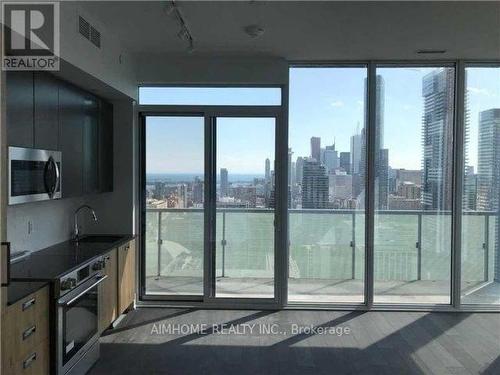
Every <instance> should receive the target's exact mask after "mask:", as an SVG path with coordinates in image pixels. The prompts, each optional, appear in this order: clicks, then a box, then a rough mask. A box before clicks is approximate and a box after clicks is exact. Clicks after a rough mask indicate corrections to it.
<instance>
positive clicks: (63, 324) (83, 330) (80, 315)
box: [56, 263, 107, 374]
mask: <svg viewBox="0 0 500 375" xmlns="http://www.w3.org/2000/svg"><path fill="white" fill-rule="evenodd" d="M95 264H97V263H94V265H91V264H89V265H88V266H86V267H85V268H82V269H80V270H78V271H77V272H76V273H75V275H74V276H73V275H70V276H68V277H66V278H65V279H63V280H61V283H60V285H61V287H60V289H61V294H63V295H62V297H61V298H59V299H58V300H57V321H56V324H57V337H56V356H57V374H80V373H85V372H86V371H87V370H88V369H89V368H90V367H91V366H92V364H93V363H94V362H95V361H96V360H97V358H98V356H99V344H98V340H99V330H98V327H99V284H100V283H101V282H103V281H104V280H105V279H106V278H107V276H103V275H101V273H100V272H95V269H96V268H99V267H95ZM79 279H80V280H79Z"/></svg>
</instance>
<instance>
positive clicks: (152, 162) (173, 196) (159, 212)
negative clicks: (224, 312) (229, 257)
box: [143, 115, 205, 297]
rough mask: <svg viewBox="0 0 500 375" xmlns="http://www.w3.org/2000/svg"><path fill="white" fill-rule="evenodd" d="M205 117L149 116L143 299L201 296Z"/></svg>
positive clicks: (147, 127)
mask: <svg viewBox="0 0 500 375" xmlns="http://www.w3.org/2000/svg"><path fill="white" fill-rule="evenodd" d="M204 124H205V119H204V117H203V116H192V115H188V116H147V117H145V119H144V151H145V154H144V156H145V160H144V161H145V171H144V172H145V173H144V176H145V180H144V183H145V186H144V187H143V188H144V199H145V216H144V223H143V225H144V228H145V233H144V237H145V252H144V262H145V267H144V279H145V280H144V281H145V292H146V294H153V295H168V296H200V297H201V296H203V286H204V281H203V260H204V210H205V199H204V187H205V186H204V185H205V184H204V181H205V178H204V171H205V152H204V138H205V136H204V134H205V130H204V129H205V127H204Z"/></svg>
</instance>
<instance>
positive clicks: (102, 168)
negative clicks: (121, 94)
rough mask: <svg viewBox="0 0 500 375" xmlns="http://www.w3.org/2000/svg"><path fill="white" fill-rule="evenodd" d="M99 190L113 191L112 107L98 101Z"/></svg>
mask: <svg viewBox="0 0 500 375" xmlns="http://www.w3.org/2000/svg"><path fill="white" fill-rule="evenodd" d="M99 105H100V109H99V189H100V191H101V192H110V191H113V105H112V104H110V103H108V102H106V101H104V100H100V101H99Z"/></svg>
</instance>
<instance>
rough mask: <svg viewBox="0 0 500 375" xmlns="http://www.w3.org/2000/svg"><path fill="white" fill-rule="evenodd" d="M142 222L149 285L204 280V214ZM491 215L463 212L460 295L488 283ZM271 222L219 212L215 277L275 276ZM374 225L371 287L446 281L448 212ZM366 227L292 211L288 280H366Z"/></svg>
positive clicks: (158, 215)
mask: <svg viewBox="0 0 500 375" xmlns="http://www.w3.org/2000/svg"><path fill="white" fill-rule="evenodd" d="M146 215H147V217H146V224H147V225H146V226H147V227H146V278H155V279H157V280H158V279H161V278H173V277H186V278H200V279H201V278H202V275H203V242H204V239H203V236H204V235H203V225H204V215H203V210H201V209H148V210H147V212H146ZM496 215H497V214H496V213H495V212H480V211H471V212H466V213H464V216H463V221H464V222H466V223H467V236H464V240H463V246H462V287H463V288H467V287H468V286H475V285H477V284H478V283H482V282H487V281H491V280H493V269H494V259H495V256H494V254H495V253H496V252H498V244H497V243H496V240H495V233H496V232H495V229H496ZM438 216H439V220H438V219H437V217H438ZM273 220H274V211H272V210H267V209H231V208H220V209H217V217H216V222H217V229H216V230H217V236H216V238H217V239H218V240H220V243H218V244H217V255H216V268H217V270H216V272H217V274H216V275H217V277H218V278H244V277H247V276H248V275H253V276H255V275H258V276H259V277H262V278H269V279H272V278H273V277H274V251H273V249H274V234H273ZM375 220H376V232H375V251H374V267H375V269H374V277H375V281H401V282H413V281H419V280H422V281H433V282H435V281H443V282H449V280H450V278H451V251H450V249H451V213H448V212H445V213H443V212H442V211H440V212H439V213H438V212H433V211H377V212H376V215H375ZM437 222H439V226H440V228H439V230H436V225H437V224H436V223H437ZM364 226H365V221H364V211H358V210H304V209H297V210H289V228H290V231H289V233H290V249H289V277H290V279H295V280H300V279H304V280H307V279H309V280H363V279H364V274H365V269H364V268H365V266H364V264H365V244H364V230H365V227H364ZM443 228H445V229H444V230H443ZM446 228H447V229H446ZM245 233H251V235H245ZM443 233H444V234H443ZM247 238H248V240H247ZM497 257H498V255H497ZM200 285H201V284H200ZM200 288H201V286H200ZM200 293H202V291H201V290H200Z"/></svg>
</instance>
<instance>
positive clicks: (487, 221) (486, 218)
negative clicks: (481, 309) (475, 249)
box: [483, 214, 490, 281]
mask: <svg viewBox="0 0 500 375" xmlns="http://www.w3.org/2000/svg"><path fill="white" fill-rule="evenodd" d="M489 237H490V215H488V214H485V215H484V243H483V250H484V281H488V276H489V269H488V268H489V264H490V260H489V256H490V251H489V249H490V238H489Z"/></svg>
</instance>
